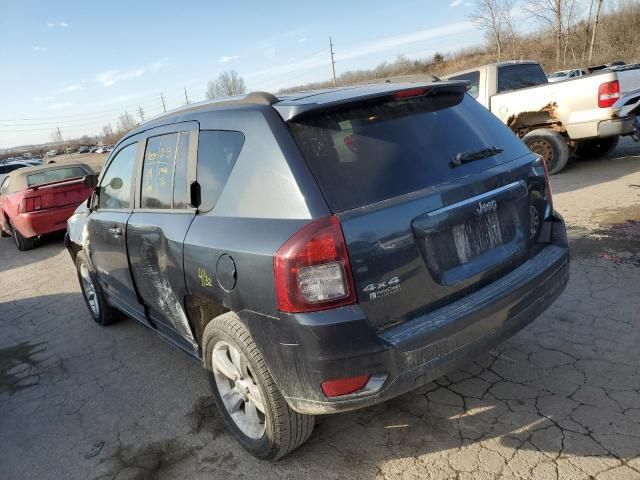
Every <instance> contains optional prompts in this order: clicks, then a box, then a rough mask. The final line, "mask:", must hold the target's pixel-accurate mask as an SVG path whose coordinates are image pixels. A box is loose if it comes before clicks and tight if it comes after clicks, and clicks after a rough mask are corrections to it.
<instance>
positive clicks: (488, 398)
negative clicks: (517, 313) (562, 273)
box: [0, 142, 640, 480]
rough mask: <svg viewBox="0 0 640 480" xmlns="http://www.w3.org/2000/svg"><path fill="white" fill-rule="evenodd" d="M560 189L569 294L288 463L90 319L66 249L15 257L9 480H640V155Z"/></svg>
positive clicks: (4, 449)
mask: <svg viewBox="0 0 640 480" xmlns="http://www.w3.org/2000/svg"><path fill="white" fill-rule="evenodd" d="M611 157H612V158H608V159H599V160H594V161H588V162H574V163H573V164H572V165H571V166H570V167H569V168H567V169H566V170H565V171H564V172H563V173H562V174H560V175H558V176H556V177H553V189H554V201H555V205H556V208H557V209H558V210H559V211H560V212H561V213H562V214H563V215H564V216H565V219H566V220H567V223H568V227H569V232H570V235H571V238H572V240H571V244H572V266H571V281H570V283H569V286H568V287H567V290H566V292H565V293H564V294H563V295H562V296H561V297H560V299H559V300H558V301H557V302H556V303H555V304H554V305H553V306H552V307H551V309H549V310H548V311H547V312H545V314H543V315H542V316H541V317H540V318H538V319H537V320H536V321H535V322H534V323H533V324H531V325H530V326H529V327H527V328H526V329H525V330H523V331H522V332H520V333H519V334H517V335H516V336H515V337H513V338H511V339H510V340H508V341H506V342H505V343H504V344H502V345H501V346H500V347H499V348H497V349H496V350H495V351H491V352H489V353H488V354H486V355H484V356H482V357H479V358H477V359H475V360H474V361H472V362H470V363H468V364H467V365H466V366H465V367H464V368H462V369H460V370H458V371H456V372H454V373H452V374H451V375H449V376H447V377H443V378H441V379H439V380H438V381H437V382H435V383H433V384H430V385H428V386H426V387H424V388H422V389H421V390H419V391H415V392H412V393H410V394H407V395H403V396H401V397H398V398H396V399H394V400H392V401H390V402H387V403H385V404H382V405H379V406H375V407H371V408H368V409H364V410H361V411H357V412H353V413H348V414H341V415H336V416H331V417H324V418H321V419H319V422H318V426H317V427H316V430H315V432H314V434H313V435H312V437H311V439H310V440H309V441H308V442H307V443H306V444H305V445H303V446H302V447H301V448H300V449H299V450H297V451H295V452H293V453H292V454H291V455H289V456H288V457H286V458H285V459H283V460H281V461H280V462H277V463H266V462H260V461H258V460H256V459H254V458H253V457H251V456H249V455H248V454H246V453H245V452H244V451H243V450H242V449H241V447H240V446H239V445H238V444H237V443H236V441H235V440H234V439H233V438H232V437H231V435H229V434H228V433H227V432H226V430H225V428H224V426H223V424H222V421H221V418H220V417H219V415H218V413H217V412H216V410H215V408H214V407H213V406H212V402H211V400H210V398H209V390H208V388H209V387H208V385H207V382H206V380H205V376H204V373H203V371H202V370H201V368H200V367H199V366H198V364H196V363H195V362H193V361H192V360H190V359H189V358H187V357H186V356H185V355H184V354H183V353H181V352H179V351H177V350H174V349H172V348H171V347H169V346H168V345H166V344H164V343H163V342H162V341H161V340H160V339H159V338H158V337H156V336H155V335H153V334H152V333H151V332H149V331H147V330H146V329H145V328H144V327H142V326H140V325H138V324H137V323H135V322H133V321H124V322H120V323H118V324H115V325H113V326H111V327H108V328H101V327H99V326H98V325H96V324H95V323H94V322H93V321H92V320H91V318H90V317H89V314H88V313H87V311H86V308H85V305H84V302H83V300H82V297H81V294H80V291H79V287H78V282H77V279H76V276H75V270H74V267H73V265H72V263H71V260H70V258H69V256H68V254H67V253H66V251H65V250H64V246H63V244H62V239H61V238H62V237H61V236H54V237H52V238H47V239H45V240H44V241H43V242H42V245H41V246H40V247H39V248H37V249H36V250H33V251H30V252H25V253H21V252H18V251H17V250H16V249H15V247H14V245H13V243H12V240H11V239H7V238H3V239H1V240H0V478H3V479H27V478H29V479H31V478H34V479H35V478H37V479H65V480H67V479H68V480H71V479H118V480H124V479H146V478H162V479H165V478H167V479H169V478H170V479H174V478H175V479H183V478H184V479H186V478H189V479H200V478H214V479H217V478H220V479H223V478H224V479H229V478H256V479H267V478H292V479H293V478H295V479H299V478H358V479H359V478H385V479H393V478H398V479H399V478H402V479H407V478H433V479H457V480H463V479H471V478H474V479H498V478H500V479H515V478H521V479H524V478H535V479H557V478H561V479H583V478H584V479H587V478H597V479H620V480H623V479H624V480H629V479H635V478H638V479H640V348H639V345H640V146H636V145H633V144H631V143H629V142H624V143H623V145H622V146H621V147H619V148H618V150H617V151H616V152H614V154H613V155H612V156H611Z"/></svg>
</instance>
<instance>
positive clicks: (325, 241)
mask: <svg viewBox="0 0 640 480" xmlns="http://www.w3.org/2000/svg"><path fill="white" fill-rule="evenodd" d="M273 264H274V265H273V267H274V275H275V286H276V299H277V303H278V309H279V310H280V311H282V312H288V313H298V312H311V311H317V310H325V309H328V308H335V307H339V306H343V305H351V304H353V303H355V301H356V296H355V289H354V286H353V278H352V276H351V266H350V264H349V257H348V255H347V246H346V244H345V241H344V236H343V235H342V229H341V228H340V222H339V221H338V219H337V218H336V217H324V218H321V219H319V220H315V221H314V222H311V223H309V224H308V225H305V226H304V227H303V228H301V229H300V230H298V231H297V232H296V233H295V234H294V235H293V236H292V237H291V238H290V239H289V240H287V241H286V242H285V244H284V245H282V247H280V248H279V249H278V251H277V252H276V254H275V257H274V260H273Z"/></svg>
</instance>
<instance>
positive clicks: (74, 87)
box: [58, 82, 82, 93]
mask: <svg viewBox="0 0 640 480" xmlns="http://www.w3.org/2000/svg"><path fill="white" fill-rule="evenodd" d="M81 86H82V82H81V83H74V84H71V85H67V86H66V87H62V88H61V89H60V90H58V93H69V92H73V91H74V90H78V89H79V88H80V87H81Z"/></svg>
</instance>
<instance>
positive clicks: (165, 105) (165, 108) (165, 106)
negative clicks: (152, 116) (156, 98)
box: [160, 92, 167, 112]
mask: <svg viewBox="0 0 640 480" xmlns="http://www.w3.org/2000/svg"><path fill="white" fill-rule="evenodd" d="M160 100H162V109H163V110H164V111H165V112H166V111H167V104H166V103H165V101H164V94H163V93H162V92H160Z"/></svg>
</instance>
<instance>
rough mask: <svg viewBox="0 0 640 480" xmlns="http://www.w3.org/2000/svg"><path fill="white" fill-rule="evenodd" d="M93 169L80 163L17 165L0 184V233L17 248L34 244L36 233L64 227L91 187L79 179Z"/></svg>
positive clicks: (41, 233)
mask: <svg viewBox="0 0 640 480" xmlns="http://www.w3.org/2000/svg"><path fill="white" fill-rule="evenodd" d="M89 174H93V170H92V169H91V167H89V166H88V165H85V164H83V163H74V164H67V165H60V164H53V165H42V166H36V167H27V168H21V169H19V170H14V171H13V172H11V173H10V174H9V175H7V176H6V177H5V178H4V180H2V184H0V233H1V234H2V236H3V237H5V236H9V235H11V236H13V239H14V240H15V242H16V245H17V247H18V250H29V249H31V248H33V247H35V244H36V240H37V239H38V237H39V236H40V235H44V234H46V233H51V232H56V231H59V230H65V229H66V228H67V220H68V219H69V217H70V216H71V215H73V212H74V211H75V209H76V207H77V206H78V205H80V204H81V203H82V202H84V201H85V200H86V199H87V198H88V197H89V195H91V191H92V189H91V188H89V187H87V186H86V185H84V184H83V183H82V178H83V177H84V176H85V175H89Z"/></svg>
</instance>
